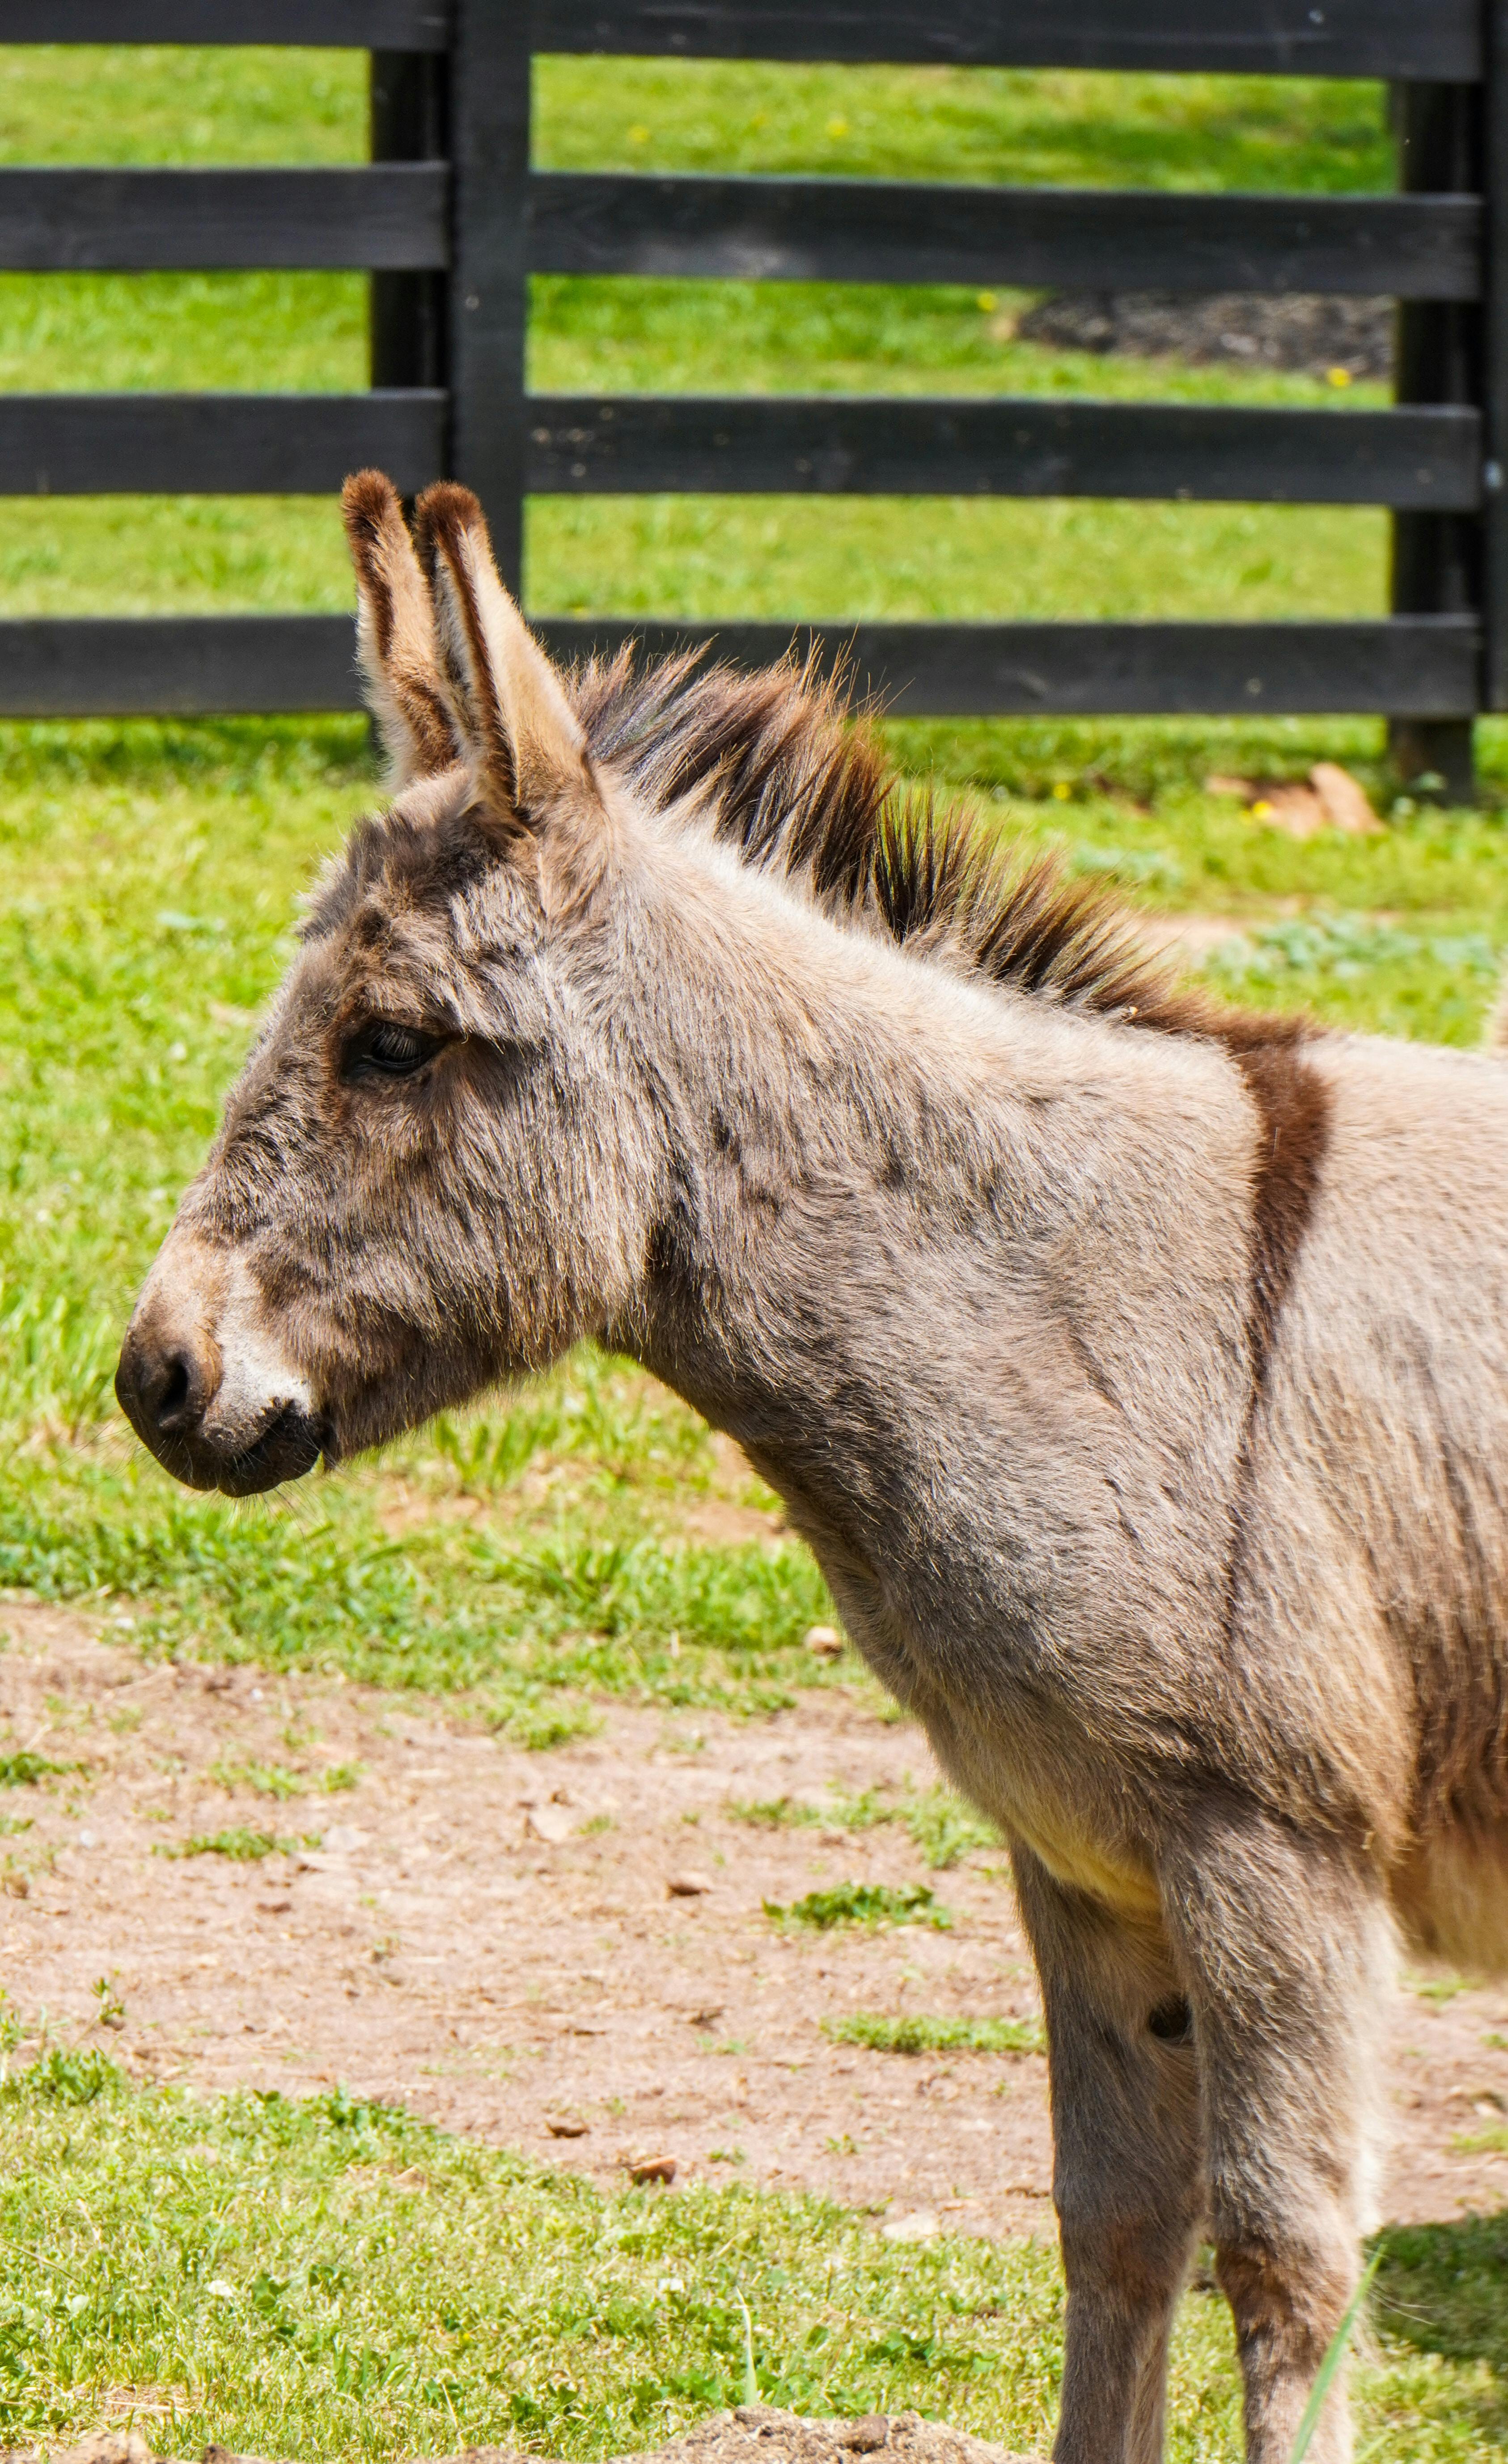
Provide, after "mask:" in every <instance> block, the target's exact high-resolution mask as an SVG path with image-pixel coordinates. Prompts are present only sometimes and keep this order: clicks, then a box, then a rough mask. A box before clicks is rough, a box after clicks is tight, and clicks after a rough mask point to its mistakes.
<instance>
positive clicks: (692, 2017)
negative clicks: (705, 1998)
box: [686, 2002, 725, 2028]
mask: <svg viewBox="0 0 1508 2464" xmlns="http://www.w3.org/2000/svg"><path fill="white" fill-rule="evenodd" d="M724 2007H725V2006H724V2004H722V2003H721V2002H707V2003H704V2004H703V2006H702V2008H701V2010H700V2011H688V2013H687V2014H686V2015H687V2018H688V2021H689V2022H690V2025H691V2026H692V2027H693V2028H711V2027H715V2026H716V2024H717V2021H718V2020H719V2019H720V2018H721V2017H722V2015H723V2011H724Z"/></svg>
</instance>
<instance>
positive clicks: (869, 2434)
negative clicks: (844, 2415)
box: [839, 2412, 890, 2455]
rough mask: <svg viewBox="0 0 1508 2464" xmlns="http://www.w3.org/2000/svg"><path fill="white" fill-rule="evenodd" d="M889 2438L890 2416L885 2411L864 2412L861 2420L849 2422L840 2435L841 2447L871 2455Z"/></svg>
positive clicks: (885, 2443)
mask: <svg viewBox="0 0 1508 2464" xmlns="http://www.w3.org/2000/svg"><path fill="white" fill-rule="evenodd" d="M889 2440H890V2417H889V2414H888V2413H885V2412H866V2413H865V2414H864V2415H863V2419H862V2420H861V2421H853V2422H850V2423H849V2425H848V2428H847V2429H846V2430H845V2431H842V2432H841V2436H840V2439H839V2444H840V2446H841V2447H847V2448H851V2449H852V2451H853V2453H855V2454H856V2455H873V2454H874V2453H876V2452H877V2450H878V2449H880V2448H882V2447H886V2446H888V2444H889Z"/></svg>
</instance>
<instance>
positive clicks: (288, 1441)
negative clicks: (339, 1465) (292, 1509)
mask: <svg viewBox="0 0 1508 2464" xmlns="http://www.w3.org/2000/svg"><path fill="white" fill-rule="evenodd" d="M326 1453H328V1454H330V1455H331V1456H332V1459H333V1453H334V1449H333V1447H332V1444H331V1441H330V1433H329V1431H328V1430H327V1428H326V1427H325V1425H324V1422H323V1421H322V1420H319V1419H316V1418H315V1417H314V1415H313V1414H312V1413H310V1412H306V1411H305V1410H304V1409H303V1408H302V1406H301V1405H300V1404H297V1403H285V1404H284V1406H283V1408H282V1410H281V1411H280V1412H279V1413H277V1414H276V1416H275V1418H274V1419H271V1420H269V1422H268V1424H267V1426H266V1428H265V1429H264V1430H263V1431H262V1433H261V1435H260V1437H258V1438H256V1439H254V1440H253V1441H252V1442H251V1445H249V1446H242V1447H240V1448H239V1449H238V1450H237V1452H236V1453H235V1454H233V1455H230V1456H228V1457H227V1458H226V1459H225V1461H223V1462H222V1463H219V1464H217V1465H216V1466H215V1468H214V1471H213V1473H212V1475H211V1478H210V1479H209V1480H208V1481H207V1482H206V1483H205V1485H206V1487H211V1486H212V1487H214V1488H217V1489H219V1490H220V1492H221V1494H222V1496H225V1497H255V1496H257V1495H258V1494H259V1493H260V1492H261V1491H262V1490H263V1489H266V1488H277V1487H279V1486H280V1485H282V1483H283V1482H284V1481H285V1480H302V1478H303V1476H304V1474H305V1472H306V1471H313V1469H314V1467H315V1465H316V1463H317V1462H318V1460H319V1458H320V1456H321V1455H322V1454H326Z"/></svg>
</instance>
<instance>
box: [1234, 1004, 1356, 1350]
mask: <svg viewBox="0 0 1508 2464" xmlns="http://www.w3.org/2000/svg"><path fill="white" fill-rule="evenodd" d="M1214 1033H1215V1034H1216V1035H1217V1036H1218V1038H1219V1040H1220V1041H1221V1042H1222V1043H1223V1044H1224V1045H1225V1046H1226V1048H1227V1050H1228V1051H1229V1052H1230V1055H1231V1058H1232V1059H1233V1061H1234V1062H1235V1065H1236V1067H1237V1068H1238V1069H1239V1070H1240V1073H1241V1075H1242V1077H1243V1078H1244V1079H1245V1081H1246V1085H1247V1089H1248V1091H1249V1093H1250V1094H1251V1097H1252V1100H1253V1102H1254V1103H1255V1104H1256V1107H1257V1158H1256V1173H1255V1176H1254V1185H1253V1192H1252V1317H1253V1326H1252V1351H1253V1391H1254V1394H1259V1393H1260V1391H1261V1389H1262V1387H1263V1385H1264V1384H1265V1382H1266V1377H1267V1367H1268V1362H1269V1360H1270V1358H1271V1355H1272V1347H1273V1339H1274V1336H1275V1335H1276V1333H1277V1331H1278V1321H1279V1317H1280V1315H1281V1313H1282V1307H1283V1303H1284V1301H1285V1300H1286V1299H1287V1297H1288V1292H1289V1289H1290V1287H1291V1286H1292V1283H1293V1279H1294V1270H1295V1268H1296V1267H1297V1265H1298V1263H1299V1253H1300V1249H1301V1248H1302V1246H1303V1240H1304V1234H1305V1233H1306V1232H1307V1230H1308V1228H1309V1222H1310V1219H1311V1217H1312V1215H1313V1213H1314V1201H1315V1197H1316V1194H1317V1192H1318V1190H1319V1186H1320V1172H1321V1167H1322V1163H1323V1161H1324V1155H1325V1150H1326V1148H1327V1146H1328V1144H1329V1138H1330V1111H1331V1104H1330V1089H1329V1088H1328V1087H1327V1086H1326V1084H1325V1082H1324V1079H1323V1078H1322V1075H1321V1073H1320V1071H1319V1070H1318V1069H1317V1068H1316V1067H1315V1066H1314V1063H1313V1062H1312V1061H1311V1060H1310V1058H1309V1055H1308V1051H1307V1048H1306V1046H1307V1043H1308V1040H1309V1038H1310V1037H1311V1036H1312V1033H1313V1029H1312V1027H1311V1026H1310V1024H1309V1022H1308V1021H1307V1020H1305V1019H1301V1018H1300V1019H1279V1018H1265V1019H1254V1018H1250V1017H1242V1016H1241V1015H1240V1014H1239V1013H1238V1012H1237V1013H1236V1014H1235V1016H1233V1017H1232V1018H1231V1019H1230V1020H1229V1021H1228V1022H1221V1023H1217V1024H1216V1025H1215V1027H1214Z"/></svg>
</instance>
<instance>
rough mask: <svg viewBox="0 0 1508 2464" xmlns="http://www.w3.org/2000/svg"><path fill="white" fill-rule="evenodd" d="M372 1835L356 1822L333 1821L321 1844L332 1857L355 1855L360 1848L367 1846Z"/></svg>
mask: <svg viewBox="0 0 1508 2464" xmlns="http://www.w3.org/2000/svg"><path fill="white" fill-rule="evenodd" d="M371 1836H372V1835H371V1833H370V1832H369V1831H362V1830H361V1829H360V1828H359V1827H358V1825H357V1824H356V1823H354V1822H332V1823H331V1825H330V1828H329V1830H328V1831H327V1832H325V1834H324V1836H323V1838H322V1839H321V1842H320V1845H321V1846H322V1847H323V1848H324V1850H325V1852H326V1854H327V1855H329V1856H331V1857H354V1856H355V1854H356V1851H357V1850H358V1848H364V1847H365V1846H366V1843H367V1841H368V1839H369V1838H370V1837H371Z"/></svg>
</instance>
